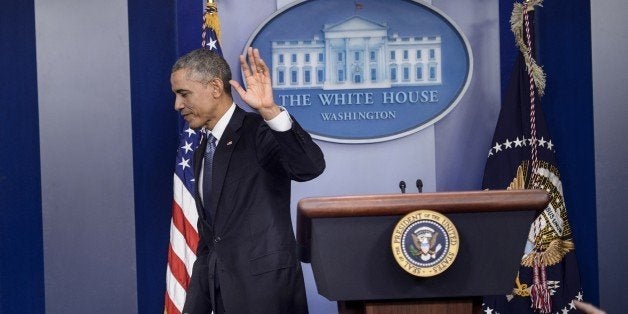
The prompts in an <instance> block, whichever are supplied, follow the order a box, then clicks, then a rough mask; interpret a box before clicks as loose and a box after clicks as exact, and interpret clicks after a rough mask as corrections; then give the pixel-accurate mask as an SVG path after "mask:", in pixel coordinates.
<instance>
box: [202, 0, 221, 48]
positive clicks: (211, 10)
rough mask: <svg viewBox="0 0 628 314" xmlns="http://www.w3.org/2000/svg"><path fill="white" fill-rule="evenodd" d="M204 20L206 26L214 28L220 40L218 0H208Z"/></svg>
mask: <svg viewBox="0 0 628 314" xmlns="http://www.w3.org/2000/svg"><path fill="white" fill-rule="evenodd" d="M203 21H204V23H205V27H207V28H211V29H213V30H214V32H215V33H216V36H218V40H220V38H221V37H220V20H219V19H218V6H217V5H216V0H207V4H206V6H205V14H204V15H203Z"/></svg>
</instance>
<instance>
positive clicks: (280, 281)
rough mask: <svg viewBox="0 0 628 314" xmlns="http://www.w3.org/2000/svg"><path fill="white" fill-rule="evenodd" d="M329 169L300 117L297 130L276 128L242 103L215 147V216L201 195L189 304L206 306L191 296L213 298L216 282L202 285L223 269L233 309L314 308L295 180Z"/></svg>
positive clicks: (221, 281)
mask: <svg viewBox="0 0 628 314" xmlns="http://www.w3.org/2000/svg"><path fill="white" fill-rule="evenodd" d="M206 145H207V140H206V139H203V140H202V142H201V145H200V147H199V148H198V149H197V151H196V155H195V158H194V171H195V174H196V176H195V177H196V178H199V179H197V190H198V182H199V181H200V177H199V174H200V168H201V164H202V158H203V152H204V151H205V146H206ZM324 168H325V160H324V158H323V153H322V152H321V150H320V148H319V147H318V146H317V145H316V144H315V143H314V142H313V141H312V139H311V137H310V135H309V134H308V133H307V132H305V131H304V130H303V129H302V128H301V126H299V124H298V123H296V121H293V123H292V129H291V130H289V131H286V132H275V131H272V130H271V129H270V128H269V127H268V125H267V124H266V122H264V120H263V119H262V118H261V116H260V115H258V114H256V113H246V112H245V111H244V110H242V109H240V108H236V110H235V112H234V114H233V117H232V118H231V120H230V121H229V124H228V125H227V128H226V129H225V132H224V133H223V135H222V137H221V138H220V142H219V143H218V146H217V148H216V152H215V153H214V159H213V169H212V193H211V210H212V213H213V220H212V221H211V223H208V222H207V217H205V214H204V210H203V205H202V202H201V200H200V198H199V197H198V196H197V197H196V206H197V209H198V212H199V220H198V229H199V234H200V243H199V246H198V251H197V256H198V258H197V261H196V263H195V264H194V269H193V273H192V280H191V283H190V288H189V290H188V295H187V299H188V300H186V307H185V310H186V311H189V313H197V312H198V313H201V312H204V311H206V309H203V307H204V306H205V305H200V306H198V307H196V308H198V309H201V310H199V311H197V310H195V307H194V306H193V305H192V304H191V303H190V304H189V303H188V301H190V302H192V301H191V299H196V300H199V302H200V303H207V302H209V304H211V302H212V298H213V291H214V289H212V288H211V287H205V289H209V290H210V292H211V293H210V294H212V296H211V297H210V296H209V295H207V292H206V291H202V290H203V289H199V288H198V287H203V286H204V285H205V284H206V283H204V282H205V281H207V282H208V283H209V285H211V283H212V282H214V274H217V283H216V286H217V287H219V288H220V293H221V296H222V301H223V304H224V307H225V310H226V311H227V313H306V312H307V301H306V297H305V288H304V283H303V275H302V272H301V264H300V262H299V261H298V259H297V256H296V243H295V239H294V233H293V229H292V220H291V218H290V181H291V180H296V181H307V180H311V179H313V178H315V177H317V176H318V175H319V174H321V173H322V172H323V169H324ZM198 194H199V193H197V195H198ZM205 276H207V277H205ZM208 279H209V280H208ZM199 281H200V282H199ZM202 298H205V300H202Z"/></svg>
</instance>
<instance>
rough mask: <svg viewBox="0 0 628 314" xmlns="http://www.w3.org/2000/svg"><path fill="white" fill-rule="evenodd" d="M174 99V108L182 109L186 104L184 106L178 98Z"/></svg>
mask: <svg viewBox="0 0 628 314" xmlns="http://www.w3.org/2000/svg"><path fill="white" fill-rule="evenodd" d="M178 98H179V97H177V99H175V100H174V110H176V111H181V110H182V109H183V108H184V107H185V106H183V102H182V101H180V100H179V99H178Z"/></svg>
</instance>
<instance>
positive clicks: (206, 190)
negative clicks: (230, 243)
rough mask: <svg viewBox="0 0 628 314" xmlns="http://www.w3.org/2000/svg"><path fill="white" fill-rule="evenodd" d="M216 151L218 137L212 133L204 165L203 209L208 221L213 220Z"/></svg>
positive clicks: (208, 137)
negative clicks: (212, 199)
mask: <svg viewBox="0 0 628 314" xmlns="http://www.w3.org/2000/svg"><path fill="white" fill-rule="evenodd" d="M214 152H216V138H215V137H214V136H213V135H212V134H211V133H210V134H209V135H208V136H207V147H206V148H205V157H204V158H205V165H204V166H203V209H204V210H205V217H206V219H207V222H211V221H212V218H213V217H212V216H211V214H212V211H211V195H212V165H213V161H214Z"/></svg>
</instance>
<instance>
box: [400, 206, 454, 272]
mask: <svg viewBox="0 0 628 314" xmlns="http://www.w3.org/2000/svg"><path fill="white" fill-rule="evenodd" d="M459 244H460V238H459V236H458V230H457V229H456V226H454V224H453V223H452V222H451V220H449V218H447V217H445V216H444V215H442V214H440V213H437V212H435V211H431V210H417V211H414V212H412V213H409V214H407V215H406V216H404V217H403V218H401V220H399V222H398V223H397V225H396V226H395V229H394V230H393V235H392V239H391V247H392V252H393V255H394V257H395V260H396V261H397V263H398V264H399V266H401V268H403V270H405V271H406V272H408V273H410V274H412V275H414V276H417V277H431V276H435V275H438V274H440V273H442V272H444V271H445V270H446V269H447V268H449V266H451V264H452V263H453V262H454V260H455V259H456V256H457V255H458V248H459Z"/></svg>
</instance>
